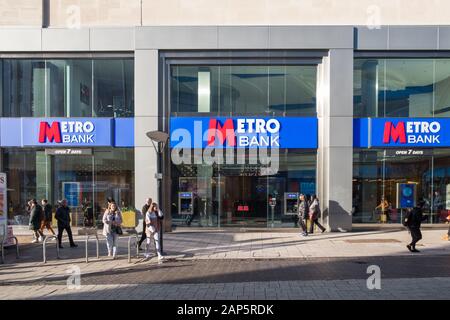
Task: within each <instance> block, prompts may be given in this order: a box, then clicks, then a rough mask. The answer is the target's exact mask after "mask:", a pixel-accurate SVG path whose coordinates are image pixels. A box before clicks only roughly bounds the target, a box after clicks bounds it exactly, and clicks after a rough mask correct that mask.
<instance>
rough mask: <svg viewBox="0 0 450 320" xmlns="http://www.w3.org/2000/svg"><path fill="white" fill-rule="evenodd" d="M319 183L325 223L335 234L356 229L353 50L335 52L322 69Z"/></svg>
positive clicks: (318, 111) (327, 58) (331, 53)
mask: <svg viewBox="0 0 450 320" xmlns="http://www.w3.org/2000/svg"><path fill="white" fill-rule="evenodd" d="M317 81H318V85H317V100H318V106H317V114H318V121H319V132H318V136H319V148H318V150H317V184H318V188H317V189H318V196H319V199H320V201H321V209H322V220H323V223H325V224H326V225H327V226H328V229H329V230H331V231H349V230H351V227H352V215H351V209H352V176H353V174H352V173H353V49H331V50H330V51H329V54H328V56H326V57H324V58H323V61H322V63H321V64H320V65H319V67H318V80H317Z"/></svg>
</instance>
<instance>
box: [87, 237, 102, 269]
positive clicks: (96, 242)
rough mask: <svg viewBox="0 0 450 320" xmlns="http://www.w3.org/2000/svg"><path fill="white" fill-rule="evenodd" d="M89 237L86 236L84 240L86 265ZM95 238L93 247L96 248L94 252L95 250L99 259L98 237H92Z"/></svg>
mask: <svg viewBox="0 0 450 320" xmlns="http://www.w3.org/2000/svg"><path fill="white" fill-rule="evenodd" d="M90 236H91V235H89V234H88V235H87V236H86V240H85V250H86V263H88V262H89V253H88V243H89V238H90ZM94 236H95V247H96V250H97V259H99V258H100V254H99V250H98V241H99V240H98V235H97V234H95V235H94Z"/></svg>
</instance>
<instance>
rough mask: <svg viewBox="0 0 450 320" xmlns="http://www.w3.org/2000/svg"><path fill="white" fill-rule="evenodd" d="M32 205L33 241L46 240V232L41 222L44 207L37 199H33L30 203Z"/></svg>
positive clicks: (31, 225)
mask: <svg viewBox="0 0 450 320" xmlns="http://www.w3.org/2000/svg"><path fill="white" fill-rule="evenodd" d="M28 205H29V207H30V230H32V231H33V235H34V239H33V241H32V243H37V242H39V241H44V234H43V233H42V231H41V223H42V220H43V218H44V215H43V212H42V207H41V206H40V205H39V204H38V203H37V201H36V199H32V200H30V201H29V203H28Z"/></svg>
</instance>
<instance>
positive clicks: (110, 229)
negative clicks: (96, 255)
mask: <svg viewBox="0 0 450 320" xmlns="http://www.w3.org/2000/svg"><path fill="white" fill-rule="evenodd" d="M121 225H122V213H121V212H120V210H119V208H118V207H117V205H116V204H115V203H114V202H112V203H110V204H109V206H108V209H106V211H105V213H104V214H103V235H104V236H105V237H106V245H107V247H108V257H110V256H111V255H112V256H113V259H115V258H116V255H117V242H118V239H119V234H122V229H121V227H120V226H121Z"/></svg>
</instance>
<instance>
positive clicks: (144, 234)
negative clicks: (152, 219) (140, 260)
mask: <svg viewBox="0 0 450 320" xmlns="http://www.w3.org/2000/svg"><path fill="white" fill-rule="evenodd" d="M152 202H153V200H152V198H147V199H146V200H145V204H144V206H143V207H142V215H143V216H144V219H143V222H142V235H141V240H139V250H141V245H142V242H144V240H145V239H147V235H146V232H145V229H146V228H147V227H146V223H145V214H146V213H147V211H148V209H149V208H150V206H151V205H152Z"/></svg>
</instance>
